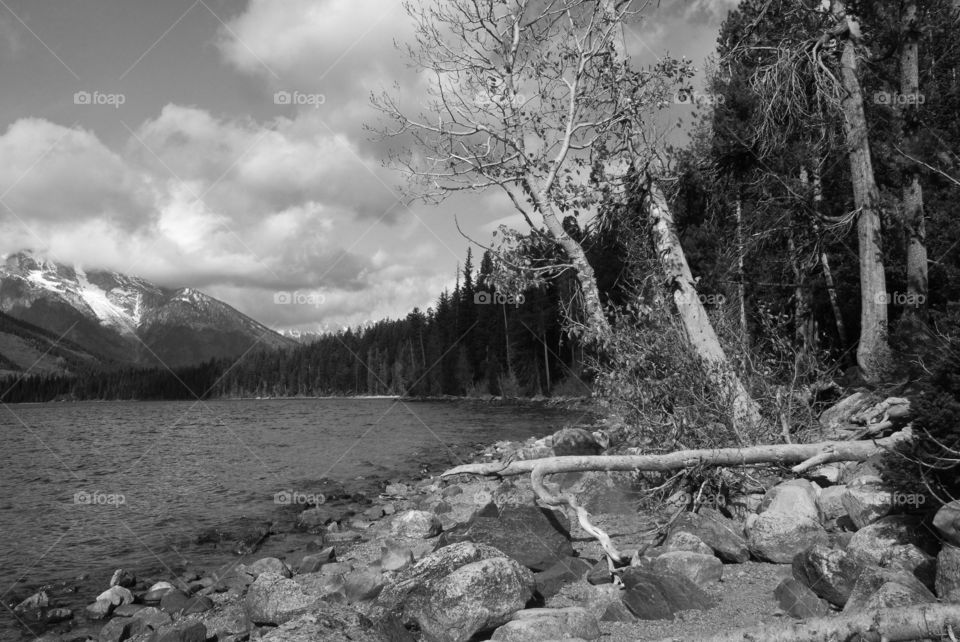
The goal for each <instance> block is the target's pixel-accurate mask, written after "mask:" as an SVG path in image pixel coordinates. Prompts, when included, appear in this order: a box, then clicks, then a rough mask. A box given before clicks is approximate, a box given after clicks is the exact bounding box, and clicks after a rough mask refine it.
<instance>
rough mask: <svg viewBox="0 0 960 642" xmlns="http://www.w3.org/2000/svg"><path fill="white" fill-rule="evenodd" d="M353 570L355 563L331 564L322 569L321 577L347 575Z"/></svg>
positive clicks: (320, 571)
mask: <svg viewBox="0 0 960 642" xmlns="http://www.w3.org/2000/svg"><path fill="white" fill-rule="evenodd" d="M352 570H353V562H330V563H329V564H324V565H323V566H321V567H320V570H319V571H318V572H319V573H320V574H321V575H346V574H347V573H349V572H350V571H352Z"/></svg>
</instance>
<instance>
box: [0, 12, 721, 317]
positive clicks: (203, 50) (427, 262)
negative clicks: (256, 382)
mask: <svg viewBox="0 0 960 642" xmlns="http://www.w3.org/2000/svg"><path fill="white" fill-rule="evenodd" d="M735 4H736V0H663V1H662V2H661V3H659V5H655V6H652V7H651V8H650V9H649V10H648V12H647V15H646V19H645V20H644V21H643V22H642V23H640V24H638V25H634V26H632V27H631V28H630V30H629V31H628V34H627V45H628V50H629V52H630V53H631V56H632V58H633V62H634V63H635V64H637V65H647V64H650V63H652V62H654V61H655V60H656V59H657V58H658V57H659V56H663V55H665V54H670V55H672V56H674V57H677V58H679V57H686V58H687V59H689V60H691V61H693V63H694V64H695V65H696V66H697V67H698V69H701V70H702V68H703V65H704V61H705V59H706V58H707V56H708V55H709V54H711V53H712V52H713V50H714V48H715V43H716V35H717V30H718V28H719V26H720V23H721V22H722V20H723V18H724V17H725V15H726V13H727V12H728V11H729V10H730V9H731V8H732V6H734V5H735ZM411 32H412V28H411V23H410V20H409V18H408V17H407V16H406V13H405V12H404V10H403V7H402V6H401V3H400V2H399V0H163V2H158V1H157V0H82V1H79V0H75V1H70V2H67V1H65V0H0V86H2V87H3V89H4V91H3V101H0V159H2V163H0V255H6V254H10V253H13V252H17V251H20V250H23V249H31V250H33V251H35V252H37V253H39V254H42V255H44V256H46V257H48V258H50V259H53V260H56V261H59V262H62V263H66V264H78V265H82V266H83V267H84V268H85V269H87V270H88V271H89V270H93V269H111V270H117V271H120V272H123V273H126V274H131V275H136V276H141V277H143V278H146V279H149V280H151V281H154V282H156V283H158V284H160V285H164V286H167V287H194V288H198V289H200V290H203V291H204V292H206V293H208V294H210V295H212V296H214V297H217V298H219V299H221V300H223V301H225V302H227V303H229V304H230V305H232V306H234V307H236V308H237V309H239V310H240V311H242V312H244V313H246V314H248V315H250V316H252V317H254V318H256V319H257V320H259V321H261V322H263V323H265V324H266V325H268V326H270V327H273V328H275V329H278V330H289V329H297V330H303V331H323V330H330V329H336V328H340V327H343V326H345V325H350V326H355V325H360V324H365V323H369V322H371V321H374V320H378V319H382V318H397V317H402V316H405V315H406V314H407V313H408V312H409V311H410V310H411V309H413V308H414V307H420V308H421V309H426V308H427V307H429V306H431V305H433V304H434V303H435V301H436V297H437V295H438V294H439V293H440V292H441V291H442V290H443V289H444V288H448V289H449V288H452V286H453V284H454V280H455V275H456V270H457V266H458V264H459V263H461V262H462V261H463V259H464V256H465V253H466V247H467V245H468V244H469V241H468V240H467V239H466V238H464V236H463V235H461V232H460V231H458V229H457V222H459V224H460V227H461V228H462V230H463V232H464V233H465V234H466V235H467V236H469V237H470V238H473V239H476V240H477V241H479V242H481V243H485V242H488V241H489V240H490V238H491V233H492V231H493V230H494V229H496V227H497V226H498V225H499V224H502V223H507V224H513V223H515V222H516V217H515V216H514V215H512V212H511V206H510V204H509V202H508V201H507V200H506V199H505V197H503V196H501V195H500V194H496V193H493V192H491V193H472V194H469V195H467V194H463V195H459V196H457V197H456V198H451V199H448V200H446V201H444V202H443V203H441V204H437V205H431V204H424V203H414V204H411V205H408V204H405V199H404V198H403V194H402V186H403V180H402V177H401V176H400V175H399V174H398V173H396V172H395V171H394V170H392V169H389V168H386V167H384V166H383V162H382V161H383V159H384V157H385V152H386V146H385V143H384V142H382V141H378V140H375V139H374V138H373V137H372V136H371V134H370V132H369V131H368V130H366V129H365V128H364V125H365V124H372V125H375V124H376V123H377V122H378V121H377V114H376V112H375V111H374V110H373V109H372V107H371V106H370V100H369V99H370V95H371V92H379V91H381V90H384V89H390V88H391V87H392V86H393V85H394V84H395V83H396V86H398V87H399V88H400V89H401V91H402V92H404V93H406V94H407V95H412V96H416V95H417V92H418V91H420V90H421V88H422V83H421V79H420V77H419V76H418V75H417V74H416V73H415V71H414V70H412V69H411V68H410V67H409V66H408V64H407V62H406V60H405V59H404V57H403V56H402V55H401V54H400V53H399V52H398V51H397V49H396V47H395V43H397V42H400V43H402V42H405V41H407V40H408V39H409V38H410V35H411ZM697 82H702V72H701V74H700V75H699V76H698V79H697V80H696V81H695V84H696V83H697ZM288 96H289V97H290V98H291V99H290V100H289V101H284V98H285V97H288ZM297 103H298V104H297ZM690 112H691V108H690V107H689V105H682V104H681V105H675V106H672V107H671V108H670V109H669V110H668V111H667V112H666V113H665V114H664V119H665V120H664V122H663V123H662V125H663V127H665V128H669V127H671V126H673V125H674V123H675V122H676V121H678V120H680V119H683V118H685V117H689V116H690ZM475 251H476V250H475ZM283 292H287V293H291V294H293V293H296V294H297V295H298V296H294V297H287V298H284V297H282V296H279V295H278V293H283ZM291 299H292V300H293V303H292V304H291V303H286V304H284V303H277V301H289V300H291Z"/></svg>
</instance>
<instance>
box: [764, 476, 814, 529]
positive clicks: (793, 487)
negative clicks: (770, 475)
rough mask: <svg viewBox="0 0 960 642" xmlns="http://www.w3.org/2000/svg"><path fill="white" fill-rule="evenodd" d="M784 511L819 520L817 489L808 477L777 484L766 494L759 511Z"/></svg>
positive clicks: (809, 519) (796, 516)
mask: <svg viewBox="0 0 960 642" xmlns="http://www.w3.org/2000/svg"><path fill="white" fill-rule="evenodd" d="M768 511H770V512H782V513H785V514H788V515H792V516H794V517H795V518H796V519H806V520H808V521H812V522H817V521H819V519H820V511H819V509H817V489H816V487H815V486H814V485H813V484H811V483H810V482H809V481H807V480H806V479H791V480H789V481H785V482H783V483H781V484H777V485H776V486H774V487H773V488H771V489H770V490H769V491H767V494H766V495H764V497H763V501H762V502H760V510H759V512H760V513H761V514H762V513H765V512H768Z"/></svg>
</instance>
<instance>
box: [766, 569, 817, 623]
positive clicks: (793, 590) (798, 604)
mask: <svg viewBox="0 0 960 642" xmlns="http://www.w3.org/2000/svg"><path fill="white" fill-rule="evenodd" d="M773 596H774V597H775V598H776V599H777V604H779V605H780V608H781V609H783V610H784V611H785V612H786V613H787V614H789V615H790V617H794V618H797V619H803V618H808V617H820V616H823V615H826V614H827V613H829V612H830V605H829V604H828V603H827V601H826V600H822V599H820V598H819V597H817V595H816V593H814V592H813V591H811V590H810V589H809V588H808V587H807V586H805V585H804V584H803V583H801V582H799V581H797V580H795V579H794V578H792V577H788V578H786V579H784V580H783V581H782V582H780V584H778V585H777V588H775V589H774V590H773Z"/></svg>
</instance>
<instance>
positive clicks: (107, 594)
mask: <svg viewBox="0 0 960 642" xmlns="http://www.w3.org/2000/svg"><path fill="white" fill-rule="evenodd" d="M100 600H107V601H108V602H110V604H112V605H114V606H120V605H121V604H133V593H131V592H130V590H129V589H125V588H123V587H122V586H111V587H110V588H108V589H107V590H106V591H104V592H103V593H101V594H100V595H98V596H97V601H98V602H99V601H100Z"/></svg>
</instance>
